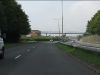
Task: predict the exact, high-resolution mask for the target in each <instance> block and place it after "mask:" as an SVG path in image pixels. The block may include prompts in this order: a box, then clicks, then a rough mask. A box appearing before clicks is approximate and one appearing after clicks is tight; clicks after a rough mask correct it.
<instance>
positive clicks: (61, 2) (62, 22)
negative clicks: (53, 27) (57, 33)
mask: <svg viewBox="0 0 100 75" xmlns="http://www.w3.org/2000/svg"><path fill="white" fill-rule="evenodd" d="M61 4H62V36H63V0H62V1H61Z"/></svg>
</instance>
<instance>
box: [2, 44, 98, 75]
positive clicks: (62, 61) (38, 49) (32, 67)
mask: <svg viewBox="0 0 100 75" xmlns="http://www.w3.org/2000/svg"><path fill="white" fill-rule="evenodd" d="M0 75H96V74H94V72H92V71H90V70H89V69H88V68H87V67H86V66H84V65H82V64H80V63H79V62H78V61H75V60H74V59H73V58H72V57H70V56H68V55H67V54H65V53H64V52H63V50H60V49H58V48H57V47H56V46H55V44H54V43H50V42H40V43H35V44H25V45H22V46H17V47H13V48H9V49H6V51H5V59H4V60H0Z"/></svg>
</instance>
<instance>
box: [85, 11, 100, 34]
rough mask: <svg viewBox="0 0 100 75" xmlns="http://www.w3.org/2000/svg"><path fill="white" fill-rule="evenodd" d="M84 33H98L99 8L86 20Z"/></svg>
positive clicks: (99, 24)
mask: <svg viewBox="0 0 100 75" xmlns="http://www.w3.org/2000/svg"><path fill="white" fill-rule="evenodd" d="M86 33H89V34H98V35H100V10H99V11H98V12H97V13H96V14H95V15H94V16H93V18H91V20H90V21H88V25H87V30H86Z"/></svg>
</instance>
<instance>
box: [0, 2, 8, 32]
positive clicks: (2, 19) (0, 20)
mask: <svg viewBox="0 0 100 75" xmlns="http://www.w3.org/2000/svg"><path fill="white" fill-rule="evenodd" d="M4 9H5V8H4V6H3V5H2V2H1V1H0V31H1V34H3V33H5V32H6V29H7V24H6V16H5V12H4Z"/></svg>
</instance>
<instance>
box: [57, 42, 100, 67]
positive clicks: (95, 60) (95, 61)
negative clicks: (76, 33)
mask: <svg viewBox="0 0 100 75" xmlns="http://www.w3.org/2000/svg"><path fill="white" fill-rule="evenodd" d="M56 45H57V47H58V48H60V49H63V50H64V51H65V52H66V53H69V54H71V55H73V56H75V57H77V58H79V59H81V60H83V61H85V62H87V63H88V64H90V65H92V66H94V67H95V68H98V69H100V53H95V52H91V51H88V50H85V49H82V48H74V47H72V46H67V45H64V44H61V43H57V44H56Z"/></svg>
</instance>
